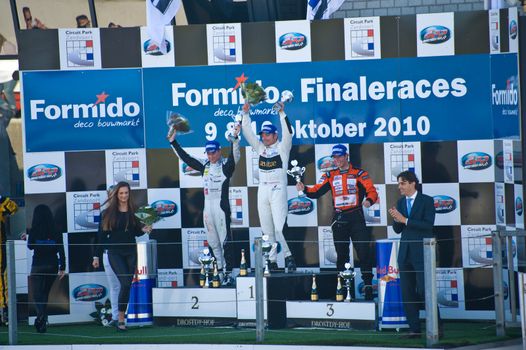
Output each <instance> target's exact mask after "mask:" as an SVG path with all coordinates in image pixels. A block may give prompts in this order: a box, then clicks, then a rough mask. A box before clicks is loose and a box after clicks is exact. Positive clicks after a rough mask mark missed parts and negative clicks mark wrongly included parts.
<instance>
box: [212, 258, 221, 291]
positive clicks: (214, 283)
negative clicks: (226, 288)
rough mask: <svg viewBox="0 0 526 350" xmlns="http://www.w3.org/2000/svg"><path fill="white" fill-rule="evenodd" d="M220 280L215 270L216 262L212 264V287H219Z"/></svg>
mask: <svg viewBox="0 0 526 350" xmlns="http://www.w3.org/2000/svg"><path fill="white" fill-rule="evenodd" d="M220 285H221V281H220V280H219V271H218V270H217V263H215V264H214V276H213V277H212V287H213V288H219V286H220Z"/></svg>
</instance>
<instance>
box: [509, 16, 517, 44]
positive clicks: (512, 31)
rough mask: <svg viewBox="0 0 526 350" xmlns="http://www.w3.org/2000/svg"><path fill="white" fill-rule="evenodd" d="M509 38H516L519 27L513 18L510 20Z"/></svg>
mask: <svg viewBox="0 0 526 350" xmlns="http://www.w3.org/2000/svg"><path fill="white" fill-rule="evenodd" d="M509 30H510V39H512V40H515V39H516V38H517V34H518V33H519V27H518V26H517V22H516V21H515V20H514V19H513V20H511V22H510V29H509Z"/></svg>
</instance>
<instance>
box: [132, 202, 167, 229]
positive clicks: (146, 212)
mask: <svg viewBox="0 0 526 350" xmlns="http://www.w3.org/2000/svg"><path fill="white" fill-rule="evenodd" d="M135 216H136V217H137V219H139V221H140V222H141V223H142V224H143V225H145V226H152V225H153V224H155V223H156V222H157V221H159V220H161V219H162V217H161V216H160V215H159V213H158V212H157V210H156V209H155V208H152V207H150V206H149V205H144V206H142V207H140V208H139V209H137V212H136V213H135Z"/></svg>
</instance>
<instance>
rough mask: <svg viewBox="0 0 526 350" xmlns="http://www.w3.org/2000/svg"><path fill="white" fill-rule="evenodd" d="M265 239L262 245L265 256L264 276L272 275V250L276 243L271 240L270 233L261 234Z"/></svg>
mask: <svg viewBox="0 0 526 350" xmlns="http://www.w3.org/2000/svg"><path fill="white" fill-rule="evenodd" d="M261 238H262V239H263V244H262V245H261V248H262V250H263V257H264V258H265V272H263V276H270V268H269V264H270V251H271V250H272V246H273V245H274V244H275V243H274V244H272V242H269V240H268V239H269V237H268V235H263V236H261Z"/></svg>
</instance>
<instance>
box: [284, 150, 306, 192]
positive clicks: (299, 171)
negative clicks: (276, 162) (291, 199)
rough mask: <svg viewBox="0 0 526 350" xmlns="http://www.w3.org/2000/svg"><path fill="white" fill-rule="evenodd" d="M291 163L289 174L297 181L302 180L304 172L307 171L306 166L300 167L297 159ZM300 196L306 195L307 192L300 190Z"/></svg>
mask: <svg viewBox="0 0 526 350" xmlns="http://www.w3.org/2000/svg"><path fill="white" fill-rule="evenodd" d="M290 164H291V165H292V168H291V169H290V170H287V174H289V175H290V176H292V177H293V178H294V179H295V180H296V182H301V177H302V176H303V173H305V167H299V166H298V161H297V160H296V159H293V160H291V161H290ZM298 197H305V193H304V192H303V191H298Z"/></svg>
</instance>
